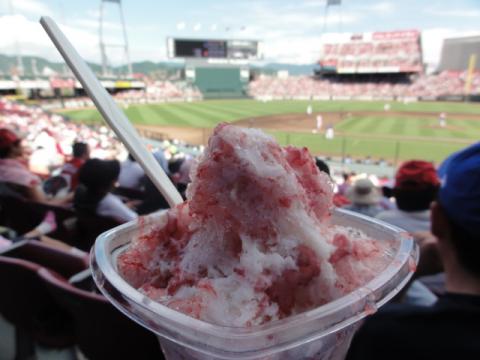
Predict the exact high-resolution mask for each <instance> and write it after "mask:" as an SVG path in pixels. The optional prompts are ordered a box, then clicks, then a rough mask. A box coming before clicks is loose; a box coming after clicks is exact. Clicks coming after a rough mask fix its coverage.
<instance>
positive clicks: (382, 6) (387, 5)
mask: <svg viewBox="0 0 480 360" xmlns="http://www.w3.org/2000/svg"><path fill="white" fill-rule="evenodd" d="M366 10H367V11H371V12H375V13H380V14H391V13H393V12H394V11H395V4H394V3H392V2H388V1H384V2H379V3H377V4H373V5H370V6H367V7H366Z"/></svg>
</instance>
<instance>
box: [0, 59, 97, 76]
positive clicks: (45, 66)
mask: <svg viewBox="0 0 480 360" xmlns="http://www.w3.org/2000/svg"><path fill="white" fill-rule="evenodd" d="M22 65H23V70H24V74H25V76H33V75H34V70H33V69H34V68H35V67H36V71H37V75H43V76H51V75H54V74H55V73H56V74H60V75H63V74H65V73H67V71H68V70H67V66H66V65H65V63H64V62H52V61H49V60H46V59H44V58H41V57H38V56H28V55H26V56H22ZM88 65H90V67H91V68H92V70H93V71H94V72H99V71H100V66H99V65H96V64H92V63H88ZM16 67H17V58H16V57H15V56H13V55H2V54H0V74H1V75H11V74H12V70H13V69H15V68H16Z"/></svg>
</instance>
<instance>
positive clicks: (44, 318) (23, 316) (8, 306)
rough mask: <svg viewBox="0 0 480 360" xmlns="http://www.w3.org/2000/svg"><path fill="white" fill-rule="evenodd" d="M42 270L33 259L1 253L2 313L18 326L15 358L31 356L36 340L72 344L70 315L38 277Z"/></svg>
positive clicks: (51, 344)
mask: <svg viewBox="0 0 480 360" xmlns="http://www.w3.org/2000/svg"><path fill="white" fill-rule="evenodd" d="M40 269H42V267H41V266H40V265H38V264H35V263H33V262H30V261H26V260H21V259H16V258H9V257H5V256H0V286H1V289H2V295H1V296H0V313H1V314H2V315H3V316H4V317H5V319H6V320H7V321H9V322H11V323H12V324H13V325H14V326H15V329H16V359H27V358H31V356H32V355H33V351H34V346H33V344H34V342H35V341H36V342H38V343H39V344H42V345H45V346H49V347H55V348H64V347H68V346H71V345H72V344H73V325H72V320H71V318H70V315H69V314H68V313H67V312H65V311H63V310H62V309H60V308H59V307H58V305H56V303H55V302H54V300H53V298H52V297H51V295H50V294H49V293H48V291H47V290H46V288H45V286H44V285H43V282H42V281H41V280H40V278H39V277H38V271H39V270H40ZM45 271H48V270H46V269H45ZM52 276H55V277H56V278H58V279H62V278H61V276H60V275H58V274H57V275H52ZM63 281H65V280H63Z"/></svg>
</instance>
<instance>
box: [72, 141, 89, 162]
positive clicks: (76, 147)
mask: <svg viewBox="0 0 480 360" xmlns="http://www.w3.org/2000/svg"><path fill="white" fill-rule="evenodd" d="M72 155H73V157H74V158H77V159H82V160H88V159H89V158H90V148H89V146H88V144H87V143H84V142H75V143H74V144H73V146H72Z"/></svg>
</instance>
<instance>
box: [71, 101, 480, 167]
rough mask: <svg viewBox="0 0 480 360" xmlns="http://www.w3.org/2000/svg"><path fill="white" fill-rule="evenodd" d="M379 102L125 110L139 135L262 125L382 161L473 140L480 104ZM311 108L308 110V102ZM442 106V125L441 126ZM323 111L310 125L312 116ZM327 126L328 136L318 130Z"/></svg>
mask: <svg viewBox="0 0 480 360" xmlns="http://www.w3.org/2000/svg"><path fill="white" fill-rule="evenodd" d="M385 104H387V102H385V101H297V100H284V101H268V102H262V101H256V100H210V101H200V102H190V103H188V102H177V103H161V104H148V105H147V104H146V105H130V106H128V107H125V108H124V111H125V113H126V114H127V116H128V118H129V119H130V120H131V121H132V122H133V123H134V124H135V125H136V126H137V128H138V129H139V130H141V131H142V132H143V133H144V134H156V135H158V136H157V137H170V138H178V139H182V140H185V141H188V142H190V143H194V144H201V143H205V142H206V141H207V139H208V136H209V134H210V132H211V129H212V128H213V127H214V126H215V125H216V124H218V123H219V122H224V121H226V122H235V123H237V124H239V125H242V126H248V127H256V128H262V129H264V130H265V131H267V132H268V133H270V134H272V135H273V136H275V137H276V138H277V139H278V141H279V142H280V143H281V144H284V145H286V144H292V145H295V146H306V147H308V148H309V149H310V151H311V152H312V153H313V154H316V155H330V156H341V155H343V156H349V157H351V158H359V157H363V158H364V157H367V156H370V157H371V158H372V159H373V160H379V159H385V160H388V161H396V160H404V159H412V158H417V159H425V160H430V161H434V162H439V161H441V160H443V159H444V158H445V157H446V156H448V155H449V154H450V153H452V152H454V151H456V150H458V149H460V148H462V147H465V146H466V145H468V144H471V143H473V142H475V141H477V140H478V139H479V138H480V104H474V103H447V102H411V103H402V102H390V103H388V104H389V105H388V106H387V110H386V107H385ZM309 106H311V110H312V111H311V114H308V113H307V108H308V107H309ZM442 112H444V113H445V117H446V124H443V125H441V124H440V121H439V115H440V113H442ZM63 113H64V114H65V115H67V116H69V117H70V118H72V119H73V120H76V121H82V122H85V123H90V124H92V123H99V122H101V121H102V118H101V115H100V114H99V113H98V112H97V111H96V110H95V109H81V110H70V111H64V112H63ZM318 115H321V117H322V128H321V129H319V130H317V128H316V126H317V125H316V118H317V116H318ZM327 127H333V129H334V135H335V136H334V138H333V139H326V138H325V130H326V128H327Z"/></svg>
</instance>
